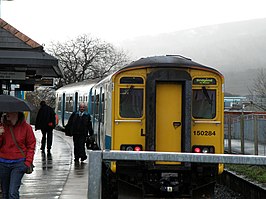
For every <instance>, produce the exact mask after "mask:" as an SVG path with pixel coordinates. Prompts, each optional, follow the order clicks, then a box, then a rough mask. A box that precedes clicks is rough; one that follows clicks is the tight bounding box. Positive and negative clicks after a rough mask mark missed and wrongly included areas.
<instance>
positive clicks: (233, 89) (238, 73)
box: [121, 19, 266, 95]
mask: <svg viewBox="0 0 266 199" xmlns="http://www.w3.org/2000/svg"><path fill="white" fill-rule="evenodd" d="M121 46H122V47H123V48H124V49H126V50H127V51H128V52H129V53H130V55H131V56H132V58H133V59H138V58H140V57H146V56H153V55H165V54H180V55H183V56H186V57H189V58H191V59H192V60H194V61H196V62H199V63H201V64H205V65H208V66H212V67H214V68H216V69H218V70H219V71H221V72H222V73H223V74H224V76H225V79H226V87H225V88H226V92H230V93H235V94H240V95H246V94H248V89H247V87H248V85H249V84H250V83H252V80H253V79H254V78H255V77H256V73H257V71H258V68H266V59H265V52H266V19H256V20H249V21H241V22H234V23H226V24H218V25H213V26H205V27H200V28H195V29H189V30H183V31H178V32H172V33H165V34H159V35H156V36H143V37H138V38H134V39H132V40H127V41H124V42H123V43H121Z"/></svg>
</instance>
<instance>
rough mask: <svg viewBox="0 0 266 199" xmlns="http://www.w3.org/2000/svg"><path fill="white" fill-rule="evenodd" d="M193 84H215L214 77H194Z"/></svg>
mask: <svg viewBox="0 0 266 199" xmlns="http://www.w3.org/2000/svg"><path fill="white" fill-rule="evenodd" d="M193 84H195V85H216V79H214V78H195V79H193Z"/></svg>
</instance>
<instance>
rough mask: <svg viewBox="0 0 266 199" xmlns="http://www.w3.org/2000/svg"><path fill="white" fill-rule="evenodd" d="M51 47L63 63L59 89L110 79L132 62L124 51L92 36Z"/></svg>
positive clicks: (61, 64) (80, 37) (52, 51)
mask: <svg viewBox="0 0 266 199" xmlns="http://www.w3.org/2000/svg"><path fill="white" fill-rule="evenodd" d="M51 46H52V47H51V48H50V49H48V50H49V51H50V52H51V54H52V55H54V56H55V57H56V58H57V59H58V60H59V63H60V66H61V68H62V70H63V74H64V77H63V78H61V79H59V81H58V82H57V85H56V87H57V88H59V87H61V86H64V85H67V84H70V83H75V82H81V81H83V80H88V79H97V78H103V77H106V76H107V75H108V74H110V73H111V72H112V71H114V70H117V69H118V68H120V67H121V66H123V65H124V64H126V63H127V62H128V57H127V55H126V54H125V53H124V52H123V51H122V50H118V49H116V48H115V47H114V46H113V45H112V44H110V43H107V42H104V41H101V40H100V39H97V38H92V37H90V36H89V35H80V36H78V37H77V38H76V39H73V40H70V41H66V42H64V43H59V42H58V43H52V45H51Z"/></svg>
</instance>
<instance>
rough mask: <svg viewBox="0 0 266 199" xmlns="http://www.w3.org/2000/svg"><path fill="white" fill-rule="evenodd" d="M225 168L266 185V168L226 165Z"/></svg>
mask: <svg viewBox="0 0 266 199" xmlns="http://www.w3.org/2000/svg"><path fill="white" fill-rule="evenodd" d="M225 168H226V169H227V170H229V171H233V172H235V173H236V174H238V175H242V176H245V177H246V178H248V179H250V180H252V181H255V182H258V183H262V184H265V183H266V166H254V165H232V164H226V165H225Z"/></svg>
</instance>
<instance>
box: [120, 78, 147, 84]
mask: <svg viewBox="0 0 266 199" xmlns="http://www.w3.org/2000/svg"><path fill="white" fill-rule="evenodd" d="M143 83H144V80H143V78H142V77H122V78H121V79H120V84H143Z"/></svg>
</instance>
